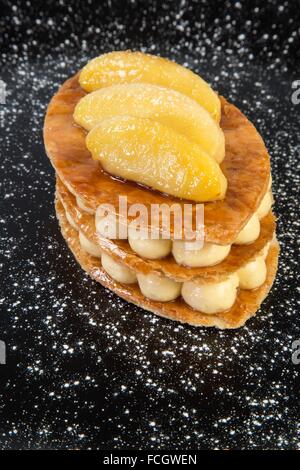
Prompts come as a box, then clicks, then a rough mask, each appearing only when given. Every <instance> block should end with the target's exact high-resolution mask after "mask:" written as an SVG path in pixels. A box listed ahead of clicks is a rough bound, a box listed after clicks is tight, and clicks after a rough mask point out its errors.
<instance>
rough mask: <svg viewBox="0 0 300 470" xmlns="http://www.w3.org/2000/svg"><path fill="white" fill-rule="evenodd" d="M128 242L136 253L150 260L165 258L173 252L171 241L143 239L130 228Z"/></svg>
mask: <svg viewBox="0 0 300 470" xmlns="http://www.w3.org/2000/svg"><path fill="white" fill-rule="evenodd" d="M128 242H129V245H130V247H131V249H132V250H133V251H134V252H135V253H137V254H138V255H140V256H142V257H143V258H148V259H160V258H165V257H166V256H168V254H170V253H171V250H172V241H171V240H164V239H158V240H154V239H151V238H143V236H142V235H141V234H139V233H138V232H137V231H136V230H134V229H131V228H130V227H129V229H128Z"/></svg>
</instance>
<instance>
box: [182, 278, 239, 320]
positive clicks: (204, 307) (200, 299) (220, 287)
mask: <svg viewBox="0 0 300 470" xmlns="http://www.w3.org/2000/svg"><path fill="white" fill-rule="evenodd" d="M238 287H239V278H238V275H237V274H236V273H234V274H232V275H231V276H229V277H228V278H227V279H226V280H225V281H221V282H217V283H212V284H200V283H197V282H194V281H187V282H184V283H183V286H182V291H181V295H182V297H183V299H184V300H185V302H186V303H187V304H188V305H189V306H190V307H192V308H193V309H195V310H199V311H201V312H203V313H207V314H213V313H218V312H223V311H224V310H228V309H229V308H231V307H232V305H233V304H234V302H235V299H236V296H237V289H238Z"/></svg>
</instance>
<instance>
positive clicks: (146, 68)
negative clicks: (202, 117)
mask: <svg viewBox="0 0 300 470" xmlns="http://www.w3.org/2000/svg"><path fill="white" fill-rule="evenodd" d="M79 82H80V85H81V87H82V88H83V89H84V90H85V91H87V92H91V91H95V90H98V89H99V88H103V87H108V86H111V85H116V84H122V83H151V84H153V85H160V86H164V87H168V88H172V89H174V90H177V91H179V92H180V93H183V94H184V95H187V96H189V97H190V98H192V99H194V100H195V101H197V103H199V104H200V105H201V106H203V107H204V108H205V109H206V110H207V111H208V112H209V113H210V114H211V115H212V117H213V118H214V119H215V120H216V121H217V122H219V121H220V117H221V104H220V100H219V98H218V95H217V94H216V93H215V92H214V91H213V90H212V89H211V87H210V86H209V85H208V83H206V82H205V81H204V80H203V79H202V78H201V77H199V76H198V75H196V74H195V73H193V72H192V71H191V70H189V69H187V68H185V67H182V66H181V65H178V64H176V63H175V62H171V61H170V60H167V59H163V58H161V57H156V56H153V55H149V54H143V53H141V52H131V51H118V52H110V53H108V54H103V55H101V56H99V57H96V58H95V59H93V60H91V61H90V62H89V63H88V64H87V65H86V66H85V67H84V68H83V69H82V71H81V73H80V77H79Z"/></svg>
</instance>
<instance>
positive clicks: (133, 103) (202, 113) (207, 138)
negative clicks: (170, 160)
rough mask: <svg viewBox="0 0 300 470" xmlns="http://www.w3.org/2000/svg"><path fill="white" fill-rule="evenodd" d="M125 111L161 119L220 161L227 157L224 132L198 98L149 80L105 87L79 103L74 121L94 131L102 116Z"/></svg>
mask: <svg viewBox="0 0 300 470" xmlns="http://www.w3.org/2000/svg"><path fill="white" fill-rule="evenodd" d="M124 114H126V115H130V116H136V117H144V118H150V119H153V120H155V121H159V122H161V123H162V124H165V125H166V126H169V127H171V128H172V129H174V130H175V131H176V132H179V133H180V134H183V135H185V136H186V137H187V138H188V139H190V140H192V141H194V142H195V143H196V144H198V145H200V146H201V147H203V149H204V150H205V151H206V152H207V153H208V154H209V155H211V156H212V157H213V158H215V159H216V160H217V162H221V161H222V160H223V158H224V155H225V141H224V134H223V132H222V131H221V129H220V127H219V125H218V124H217V123H216V122H215V121H214V120H213V118H212V117H211V115H210V114H209V113H208V112H207V111H206V109H204V108H203V107H202V106H200V105H199V104H198V103H196V101H194V100H192V99H191V98H189V97H188V96H186V95H183V94H182V93H179V92H178V91H175V90H172V89H171V88H164V87H160V86H157V85H150V84H148V83H132V84H129V85H113V86H110V87H107V88H102V89H101V90H98V91H94V92H93V93H90V94H88V95H86V96H84V97H83V98H82V99H81V100H80V101H79V102H78V104H77V106H76V108H75V111H74V120H75V122H76V123H77V124H79V125H80V126H82V127H84V128H85V129H87V130H91V129H92V128H93V127H95V125H96V124H98V123H99V122H100V121H101V120H103V119H106V118H110V117H113V116H117V115H124Z"/></svg>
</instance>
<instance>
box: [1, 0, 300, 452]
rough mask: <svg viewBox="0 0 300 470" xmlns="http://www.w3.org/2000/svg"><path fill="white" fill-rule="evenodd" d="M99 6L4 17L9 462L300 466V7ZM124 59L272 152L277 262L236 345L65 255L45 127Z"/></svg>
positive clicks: (6, 12) (5, 11)
mask: <svg viewBox="0 0 300 470" xmlns="http://www.w3.org/2000/svg"><path fill="white" fill-rule="evenodd" d="M95 3H96V2H95ZM97 3H98V6H97V7H96V9H95V7H94V6H93V2H89V1H86V2H72V3H71V2H70V3H67V2H65V1H60V2H21V1H14V2H1V12H2V17H1V19H0V31H1V35H0V44H1V59H0V65H1V67H0V78H1V79H2V80H4V81H5V82H6V83H7V90H8V95H7V99H6V104H4V105H0V126H1V140H0V148H1V162H0V165H1V173H0V174H1V181H0V188H1V202H0V205H1V215H0V222H1V234H0V236H1V252H0V255H1V289H0V304H1V315H0V339H2V340H4V341H5V342H6V345H7V365H0V386H1V397H0V448H2V449H8V448H23V449H24V448H34V449H36V448H52V449H66V448H68V449H71V448H82V449H84V448H93V449H95V448H101V449H111V448H123V449H128V448H136V449H137V448H155V449H159V448H165V449H175V448H177V449H178V448H179V449H195V448H199V449H207V448H209V449H219V448H223V449H224V448H225V449H236V448H242V449H249V448H263V449H267V448H278V449H291V448H299V446H300V444H299V442H300V424H299V385H300V383H299V382H300V381H299V371H300V365H294V364H293V362H292V343H293V341H295V340H297V339H300V327H299V305H298V307H297V300H298V302H299V283H298V281H297V268H298V263H299V260H298V257H297V256H298V240H299V192H298V191H299V157H300V141H299V124H300V119H299V116H300V104H298V105H296V104H293V103H292V100H291V95H292V92H293V91H294V90H293V89H292V83H293V81H294V80H297V79H298V80H300V64H299V56H300V47H299V28H300V5H299V2H298V1H289V2H287V1H285V2H284V1H278V2H276V1H267V0H266V1H264V2H260V1H242V0H241V1H240V2H229V1H228V2H223V1H220V2H211V1H197V2H196V1H195V2H192V1H181V2H177V1H176V2H175V1H174V2H173V1H172V2H171V1H169V2H154V1H152V2H151V1H150V2H146V1H131V2H128V3H127V2H121V1H120V2H115V1H110V2H107V3H106V2H97ZM97 3H96V4H97ZM124 48H134V49H142V50H145V51H149V52H152V53H157V54H161V55H164V56H167V57H170V58H172V59H175V60H176V61H178V62H179V63H182V64H185V65H188V66H189V67H191V68H192V69H194V70H195V71H197V72H200V73H201V74H202V75H203V77H204V78H206V79H207V80H209V81H210V83H211V84H212V85H213V86H214V87H215V88H216V89H217V90H218V91H219V92H220V93H222V94H224V95H225V96H226V97H227V98H229V99H230V100H231V101H232V102H233V103H235V104H237V105H238V106H239V107H240V108H241V109H242V111H243V112H245V114H246V115H247V116H248V117H249V118H250V119H252V120H253V122H254V123H255V125H256V126H257V127H258V129H259V130H260V132H261V133H262V135H263V137H264V139H265V141H266V144H267V147H268V149H269V151H270V154H271V158H272V168H273V181H274V185H273V187H274V193H275V198H276V206H275V209H276V213H277V215H278V237H279V240H280V243H281V249H282V253H281V260H280V268H279V273H278V277H277V281H276V283H275V285H274V287H273V289H272V292H271V294H270V295H269V297H268V299H267V300H266V302H265V303H264V305H263V307H262V309H261V311H260V313H259V315H258V316H257V317H256V318H255V319H253V320H251V321H249V323H247V325H246V327H245V328H243V329H241V330H237V331H229V332H220V331H216V330H203V329H195V328H192V327H187V326H180V325H177V324H175V323H170V322H168V321H164V320H162V319H159V318H156V317H154V316H153V315H151V314H148V313H145V312H143V311H142V310H140V309H138V308H135V307H132V306H130V305H128V304H126V303H125V302H123V301H121V300H119V299H118V298H117V297H116V296H114V295H113V294H111V293H109V292H107V291H105V290H104V289H103V288H101V287H100V286H99V285H97V284H96V283H94V282H92V281H91V280H90V279H89V278H88V277H87V276H86V275H85V274H84V273H83V272H82V271H81V269H80V268H79V267H78V266H77V265H76V263H75V261H74V260H73V258H72V256H71V255H70V254H69V252H68V250H67V248H66V246H65V244H64V242H63V240H62V237H61V235H60V232H59V230H58V227H57V222H56V220H55V216H54V207H53V190H54V172H53V170H52V168H51V167H50V163H49V162H48V160H47V158H46V156H45V153H44V148H43V142H42V126H43V118H44V113H45V109H46V106H47V103H48V101H49V99H50V97H51V96H52V94H53V93H54V92H55V90H56V89H57V87H58V86H59V84H60V83H62V82H63V81H64V80H65V79H66V78H67V77H68V76H70V75H72V74H73V73H74V72H75V71H76V70H77V69H78V68H79V67H80V66H82V65H83V64H84V63H85V62H86V61H87V60H88V59H89V58H91V57H93V56H95V55H97V54H99V53H102V52H106V51H110V50H113V49H124ZM297 289H298V290H297Z"/></svg>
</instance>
